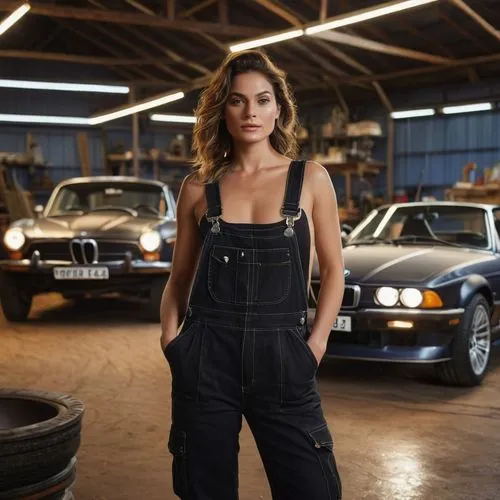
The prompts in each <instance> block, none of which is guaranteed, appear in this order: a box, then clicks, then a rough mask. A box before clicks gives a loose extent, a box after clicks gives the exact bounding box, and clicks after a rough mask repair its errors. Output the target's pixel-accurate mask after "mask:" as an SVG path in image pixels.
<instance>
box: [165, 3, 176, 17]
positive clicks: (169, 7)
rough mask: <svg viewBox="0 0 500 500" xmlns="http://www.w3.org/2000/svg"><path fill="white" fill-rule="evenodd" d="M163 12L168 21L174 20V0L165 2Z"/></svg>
mask: <svg viewBox="0 0 500 500" xmlns="http://www.w3.org/2000/svg"><path fill="white" fill-rule="evenodd" d="M165 12H166V13H167V19H168V20H169V21H173V20H174V19H175V0H165Z"/></svg>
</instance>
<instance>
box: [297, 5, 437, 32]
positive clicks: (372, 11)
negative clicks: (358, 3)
mask: <svg viewBox="0 0 500 500" xmlns="http://www.w3.org/2000/svg"><path fill="white" fill-rule="evenodd" d="M436 1H437V0H404V1H400V0H399V1H395V2H387V3H385V4H382V5H380V6H378V7H377V6H376V7H369V8H367V9H363V10H361V11H358V12H357V13H355V14H349V13H347V14H344V15H342V16H338V17H337V18H336V19H333V20H332V21H329V22H328V21H327V22H324V23H321V24H317V25H315V26H310V27H309V28H306V30H305V34H306V35H313V34H314V33H319V32H321V31H326V30H332V29H335V28H340V27H342V26H348V25H350V24H355V23H359V22H362V21H367V20H368V19H374V18H376V17H382V16H387V15H389V14H394V13H396V12H401V11H403V10H407V9H412V8H414V7H420V6H421V5H425V4H428V3H432V2H436Z"/></svg>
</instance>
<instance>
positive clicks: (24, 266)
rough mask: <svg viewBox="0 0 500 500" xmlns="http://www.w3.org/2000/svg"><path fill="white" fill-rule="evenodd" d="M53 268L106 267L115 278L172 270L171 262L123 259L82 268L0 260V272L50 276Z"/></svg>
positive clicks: (60, 263)
mask: <svg viewBox="0 0 500 500" xmlns="http://www.w3.org/2000/svg"><path fill="white" fill-rule="evenodd" d="M55 267H67V268H68V269H70V268H71V267H88V268H92V267H107V268H108V269H109V275H110V277H111V276H117V275H124V274H141V273H142V274H163V273H169V272H170V270H171V268H172V263H171V262H160V261H154V262H147V261H142V260H132V259H127V258H125V259H123V260H117V261H110V262H100V263H98V264H90V265H86V266H82V265H79V264H74V263H73V262H68V261H65V260H64V261H58V260H39V259H36V258H32V259H21V260H0V270H2V271H8V272H14V273H30V274H42V275H52V273H53V269H54V268H55Z"/></svg>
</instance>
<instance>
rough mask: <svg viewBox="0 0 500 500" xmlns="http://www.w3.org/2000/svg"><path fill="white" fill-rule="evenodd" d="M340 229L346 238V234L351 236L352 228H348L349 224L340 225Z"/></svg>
mask: <svg viewBox="0 0 500 500" xmlns="http://www.w3.org/2000/svg"><path fill="white" fill-rule="evenodd" d="M340 229H341V230H342V232H343V233H345V234H346V236H347V235H348V234H351V233H352V231H353V227H352V226H350V225H349V224H342V226H340Z"/></svg>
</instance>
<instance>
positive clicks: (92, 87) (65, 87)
mask: <svg viewBox="0 0 500 500" xmlns="http://www.w3.org/2000/svg"><path fill="white" fill-rule="evenodd" d="M0 87H3V88H9V89H33V90H61V91H68V92H100V93H105V94H128V93H129V92H130V88H129V87H127V86H125V85H99V84H93V83H63V82H41V81H31V80H2V79H0Z"/></svg>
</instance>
